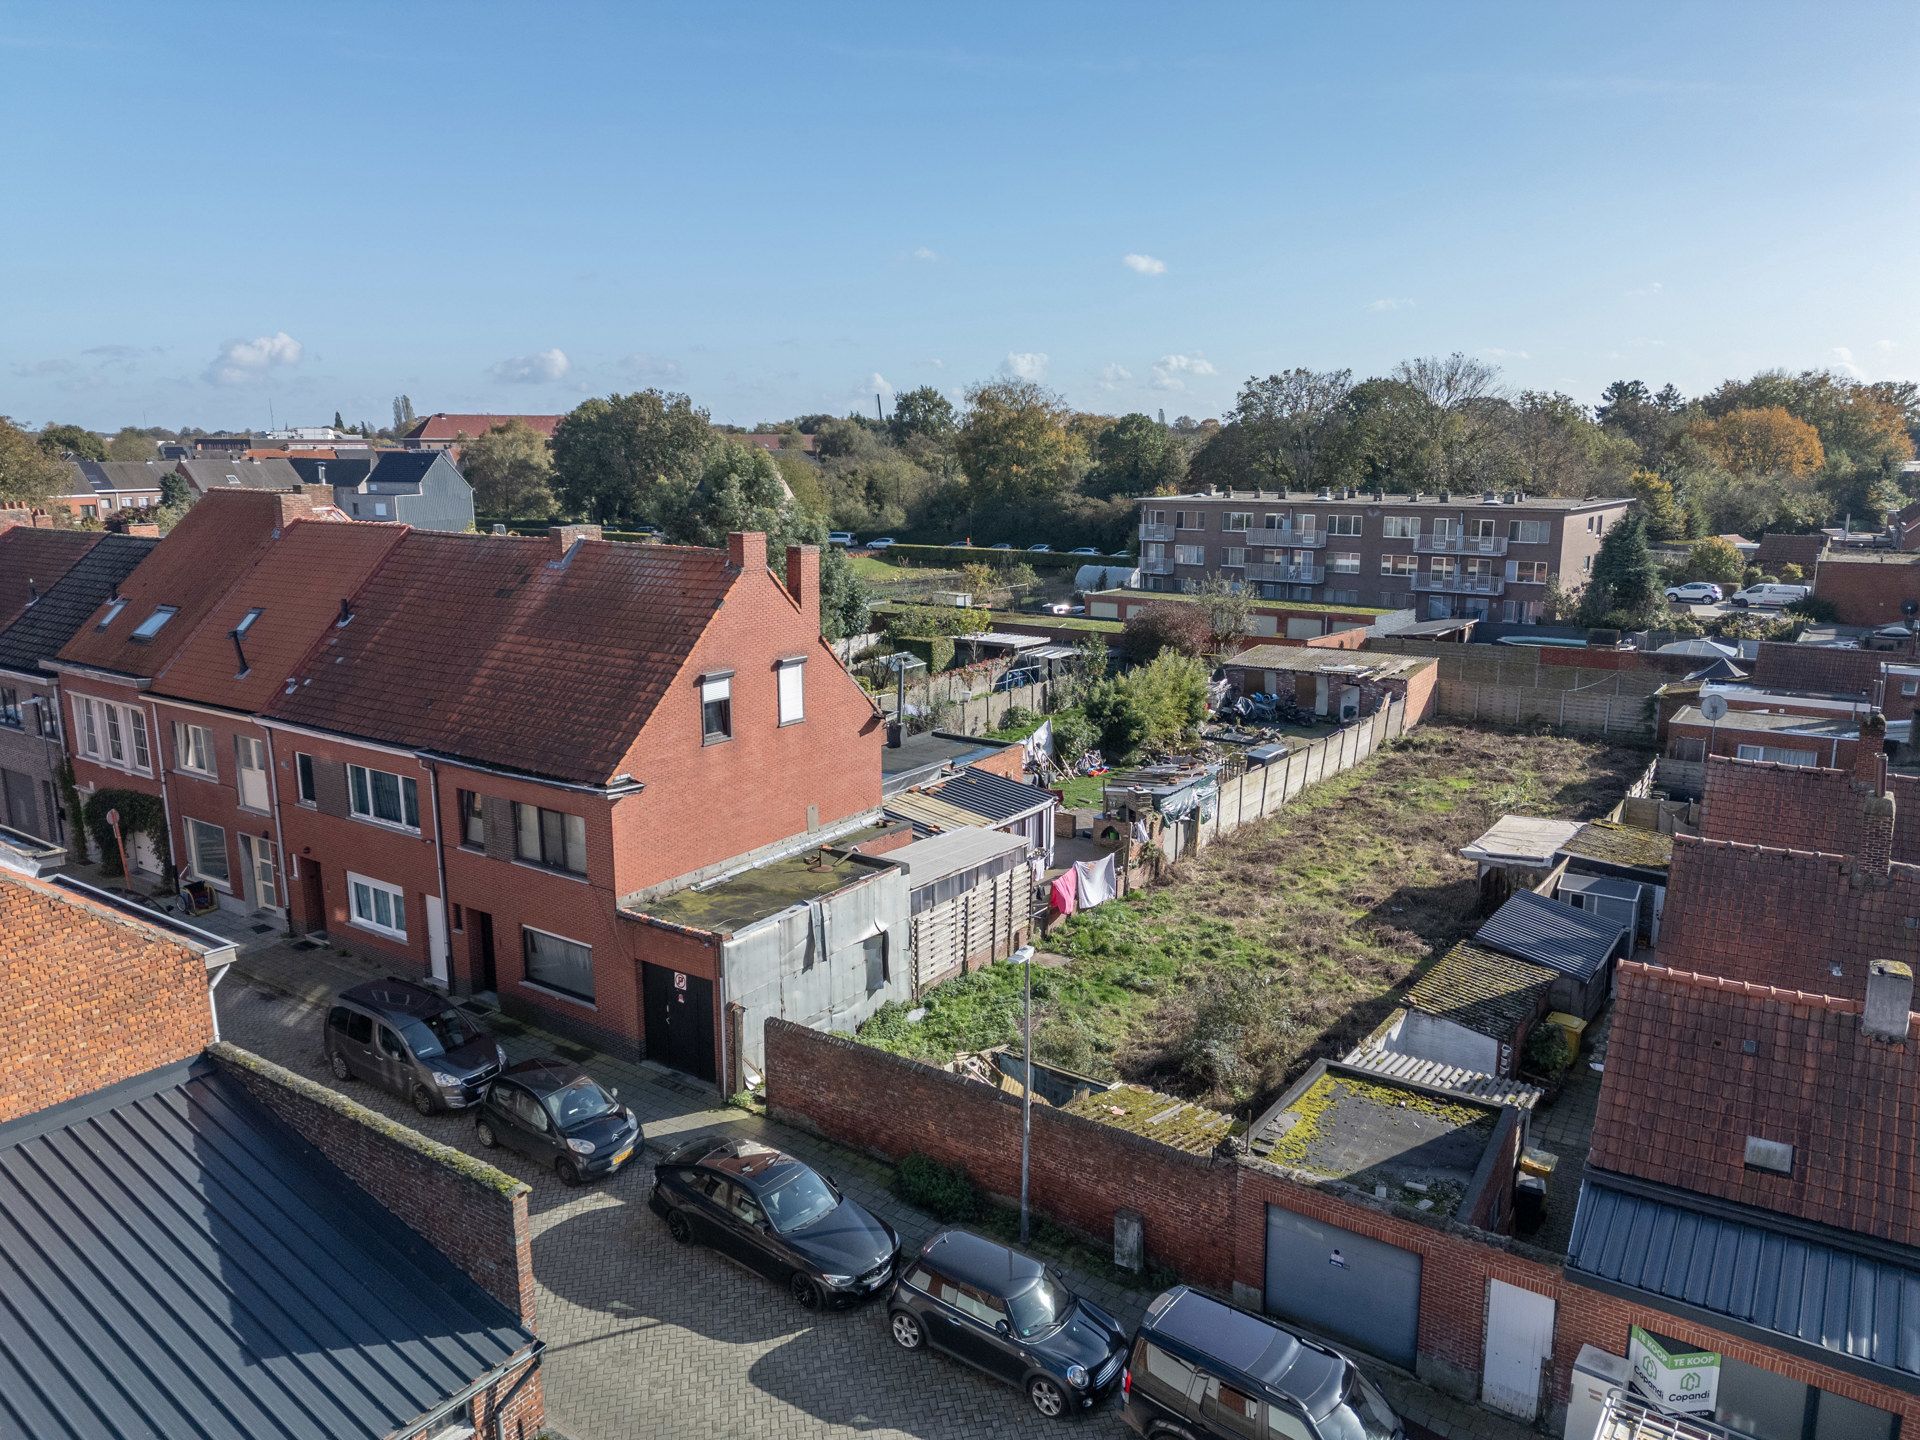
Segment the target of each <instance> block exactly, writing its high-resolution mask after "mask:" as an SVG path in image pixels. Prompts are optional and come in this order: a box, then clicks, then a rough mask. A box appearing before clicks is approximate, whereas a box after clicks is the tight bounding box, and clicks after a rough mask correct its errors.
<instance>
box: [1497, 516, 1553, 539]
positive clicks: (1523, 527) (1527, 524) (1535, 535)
mask: <svg viewBox="0 0 1920 1440" xmlns="http://www.w3.org/2000/svg"><path fill="white" fill-rule="evenodd" d="M1552 538H1553V527H1552V526H1551V525H1550V524H1548V523H1547V522H1546V521H1545V520H1509V521H1508V522H1507V542H1508V543H1509V544H1511V545H1545V544H1546V543H1547V542H1548V541H1549V540H1551V539H1552Z"/></svg>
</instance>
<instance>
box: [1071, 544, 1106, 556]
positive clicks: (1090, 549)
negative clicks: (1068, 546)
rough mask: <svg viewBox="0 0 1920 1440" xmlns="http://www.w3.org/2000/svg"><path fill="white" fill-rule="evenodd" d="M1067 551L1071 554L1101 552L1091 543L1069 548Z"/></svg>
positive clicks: (1094, 553) (1095, 553)
mask: <svg viewBox="0 0 1920 1440" xmlns="http://www.w3.org/2000/svg"><path fill="white" fill-rule="evenodd" d="M1067 553H1068V554H1069V555H1098V554H1099V553H1100V552H1099V551H1098V550H1096V549H1094V548H1093V546H1091V545H1082V546H1080V547H1079V548H1078V549H1076V550H1069V551H1068V552H1067Z"/></svg>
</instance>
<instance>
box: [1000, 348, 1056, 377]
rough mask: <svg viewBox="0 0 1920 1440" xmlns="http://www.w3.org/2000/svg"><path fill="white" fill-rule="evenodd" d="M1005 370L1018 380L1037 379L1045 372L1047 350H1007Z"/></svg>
mask: <svg viewBox="0 0 1920 1440" xmlns="http://www.w3.org/2000/svg"><path fill="white" fill-rule="evenodd" d="M1007 370H1008V371H1009V372H1010V373H1011V374H1012V375H1013V376H1014V378H1015V379H1018V380H1039V379H1041V378H1043V377H1044V376H1045V375H1046V373H1047V352H1046V351H1044V350H1009V351H1008V352H1007Z"/></svg>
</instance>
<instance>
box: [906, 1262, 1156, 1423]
mask: <svg viewBox="0 0 1920 1440" xmlns="http://www.w3.org/2000/svg"><path fill="white" fill-rule="evenodd" d="M887 1312H888V1314H887V1323H888V1326H889V1328H891V1329H892V1331H893V1338H894V1342H895V1343H896V1344H898V1345H899V1346H900V1348H901V1349H902V1350H918V1349H920V1348H922V1347H923V1346H928V1345H930V1346H932V1347H933V1348H934V1349H936V1350H944V1351H946V1352H947V1353H948V1354H949V1355H952V1356H955V1357H956V1358H958V1359H961V1360H964V1361H966V1362H967V1363H968V1364H969V1365H974V1366H977V1367H978V1368H980V1369H982V1370H984V1371H986V1372H987V1373H988V1374H989V1375H994V1376H997V1377H999V1378H1000V1379H1002V1380H1007V1381H1010V1382H1012V1383H1013V1384H1015V1385H1018V1386H1020V1387H1021V1388H1022V1389H1023V1390H1025V1391H1026V1392H1027V1398H1028V1399H1029V1400H1031V1401H1033V1408H1034V1409H1036V1410H1038V1411H1039V1412H1040V1413H1041V1414H1042V1415H1046V1416H1049V1417H1051V1418H1055V1419H1058V1418H1060V1417H1062V1416H1067V1415H1072V1414H1074V1413H1076V1412H1077V1411H1081V1410H1088V1409H1091V1408H1092V1407H1093V1405H1094V1402H1095V1401H1097V1400H1099V1399H1100V1397H1101V1396H1103V1395H1105V1394H1106V1393H1107V1392H1108V1391H1110V1390H1112V1389H1113V1387H1114V1386H1115V1385H1116V1384H1117V1383H1118V1382H1119V1380H1120V1373H1121V1370H1122V1368H1123V1367H1124V1366H1125V1364H1126V1359H1127V1332H1126V1330H1125V1329H1124V1328H1123V1327H1122V1326H1121V1324H1120V1322H1119V1321H1118V1320H1116V1319H1114V1318H1113V1316H1111V1315H1109V1314H1108V1313H1107V1312H1106V1311H1104V1310H1102V1309H1101V1308H1100V1307H1099V1306H1098V1305H1095V1304H1093V1303H1092V1302H1091V1301H1088V1300H1082V1299H1080V1298H1079V1297H1078V1296H1077V1295H1075V1294H1074V1293H1073V1292H1072V1291H1071V1290H1069V1289H1068V1288H1067V1287H1066V1285H1065V1284H1064V1283H1063V1282H1062V1281H1061V1279H1060V1277H1059V1276H1058V1275H1056V1274H1055V1273H1054V1272H1053V1271H1051V1270H1049V1269H1048V1268H1047V1267H1046V1266H1045V1265H1043V1264H1041V1263H1040V1262H1039V1261H1038V1260H1035V1259H1034V1258H1033V1257H1032V1256H1030V1255H1022V1254H1021V1253H1020V1252H1019V1251H1018V1250H1009V1249H1008V1248H1007V1247H1006V1246H1005V1245H1001V1244H998V1243H996V1242H995V1241H992V1240H986V1239H982V1238H981V1237H980V1236H978V1235H970V1234H968V1233H967V1232H966V1231H965V1230H943V1231H941V1232H940V1234H938V1235H936V1236H934V1237H933V1239H931V1240H929V1241H928V1242H927V1244H926V1248H925V1249H923V1250H922V1251H921V1252H920V1258H919V1259H918V1260H916V1261H915V1262H914V1263H913V1264H912V1265H910V1266H908V1267H907V1268H906V1269H905V1270H904V1271H903V1272H902V1273H901V1276H900V1278H899V1279H898V1280H896V1281H895V1282H894V1286H893V1294H892V1295H891V1296H889V1297H888V1299H887Z"/></svg>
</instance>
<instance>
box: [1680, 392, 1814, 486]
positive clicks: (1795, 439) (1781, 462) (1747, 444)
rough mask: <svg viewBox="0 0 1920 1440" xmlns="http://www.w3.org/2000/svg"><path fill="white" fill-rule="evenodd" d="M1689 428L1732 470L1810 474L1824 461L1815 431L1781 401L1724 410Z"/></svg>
mask: <svg viewBox="0 0 1920 1440" xmlns="http://www.w3.org/2000/svg"><path fill="white" fill-rule="evenodd" d="M1693 433H1694V436H1695V438H1696V439H1698V440H1699V442H1700V443H1701V445H1702V446H1703V447H1705V449H1706V451H1707V453H1708V454H1709V455H1711V456H1712V457H1713V459H1714V461H1715V462H1716V463H1718V464H1720V465H1722V466H1724V467H1725V468H1726V469H1727V470H1729V471H1731V472H1732V473H1733V474H1735V475H1772V474H1781V475H1811V474H1813V473H1814V472H1815V471H1816V470H1818V469H1819V468H1820V467H1821V466H1822V465H1823V464H1825V463H1826V458H1827V457H1826V451H1825V449H1824V448H1823V447H1822V445H1821V443H1820V433H1819V431H1817V430H1815V429H1814V428H1813V426H1811V425H1809V424H1808V423H1807V422H1806V421H1804V420H1796V419H1795V418H1794V417H1793V416H1792V415H1791V414H1789V413H1788V411H1787V409H1786V407H1785V406H1782V405H1768V406H1765V407H1763V408H1760V409H1740V410H1729V411H1728V412H1727V413H1726V414H1724V415H1717V416H1715V417H1713V418H1712V419H1709V420H1702V421H1700V422H1699V423H1698V424H1697V425H1695V426H1694V427H1693Z"/></svg>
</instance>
